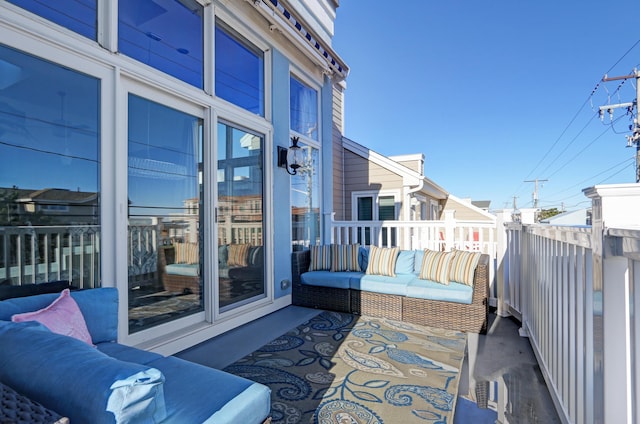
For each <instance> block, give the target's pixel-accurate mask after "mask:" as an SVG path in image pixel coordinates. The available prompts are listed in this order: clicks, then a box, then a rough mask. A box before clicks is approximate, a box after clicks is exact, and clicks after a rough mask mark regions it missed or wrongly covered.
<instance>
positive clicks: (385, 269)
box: [366, 246, 400, 277]
mask: <svg viewBox="0 0 640 424" xmlns="http://www.w3.org/2000/svg"><path fill="white" fill-rule="evenodd" d="M398 253H400V249H398V248H397V247H376V246H371V247H370V248H369V264H368V265H367V272H366V273H367V274H369V275H386V276H389V277H395V276H396V272H395V269H396V259H397V258H398Z"/></svg>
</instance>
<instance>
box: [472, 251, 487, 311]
mask: <svg viewBox="0 0 640 424" xmlns="http://www.w3.org/2000/svg"><path fill="white" fill-rule="evenodd" d="M488 297H489V255H486V254H483V255H482V256H480V261H479V262H478V265H477V266H476V272H475V274H474V275H473V300H472V303H473V304H476V305H486V304H487V299H488Z"/></svg>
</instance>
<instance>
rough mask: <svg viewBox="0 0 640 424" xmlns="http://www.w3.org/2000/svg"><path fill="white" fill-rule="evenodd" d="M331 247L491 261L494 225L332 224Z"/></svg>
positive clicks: (452, 222) (457, 222)
mask: <svg viewBox="0 0 640 424" xmlns="http://www.w3.org/2000/svg"><path fill="white" fill-rule="evenodd" d="M328 225H329V227H330V228H331V243H338V244H340V243H342V244H347V243H360V244H363V245H370V244H373V245H376V246H380V247H392V246H393V247H399V248H401V249H403V250H416V249H432V250H446V251H450V250H451V249H463V250H475V251H480V252H482V253H486V254H489V255H490V256H491V257H492V258H495V252H496V241H495V240H496V224H495V223H494V222H487V221H460V220H456V219H454V218H453V217H450V218H449V219H446V220H443V221H334V220H331V221H330V222H329V223H328Z"/></svg>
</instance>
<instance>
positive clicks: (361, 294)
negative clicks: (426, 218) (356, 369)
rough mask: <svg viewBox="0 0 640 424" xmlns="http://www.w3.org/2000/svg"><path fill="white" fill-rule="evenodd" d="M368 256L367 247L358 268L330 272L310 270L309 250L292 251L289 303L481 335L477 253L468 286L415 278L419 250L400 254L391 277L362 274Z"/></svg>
mask: <svg viewBox="0 0 640 424" xmlns="http://www.w3.org/2000/svg"><path fill="white" fill-rule="evenodd" d="M368 255H369V248H368V247H362V246H361V247H359V254H358V264H359V269H358V268H356V269H355V270H351V271H338V272H335V271H331V270H328V269H325V270H313V271H310V270H309V268H310V263H311V258H310V256H311V255H310V251H309V250H304V251H297V252H293V256H292V275H293V278H292V283H293V285H292V303H293V304H294V305H298V306H305V307H311V308H319V309H328V310H336V311H340V312H347V313H353V314H361V315H369V316H376V317H386V318H390V319H395V320H401V321H405V322H411V323H414V324H420V325H426V326H430V327H437V328H445V329H452V330H458V331H466V332H472V333H485V332H486V330H487V316H488V290H489V279H488V265H489V256H488V255H480V257H479V261H478V263H477V266H476V268H475V272H474V275H473V284H472V285H467V284H461V283H457V282H449V283H448V284H447V285H445V284H440V283H438V282H435V281H432V280H425V279H420V278H419V274H420V267H421V265H422V259H423V255H424V251H422V250H401V251H400V252H399V254H398V256H397V259H396V261H395V269H394V271H395V276H386V275H371V274H367V272H366V270H367V267H368Z"/></svg>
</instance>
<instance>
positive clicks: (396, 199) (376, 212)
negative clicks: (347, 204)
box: [351, 190, 402, 221]
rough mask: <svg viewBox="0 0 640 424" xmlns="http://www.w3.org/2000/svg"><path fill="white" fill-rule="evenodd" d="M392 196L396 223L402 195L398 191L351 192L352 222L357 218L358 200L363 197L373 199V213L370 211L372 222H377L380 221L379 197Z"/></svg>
mask: <svg viewBox="0 0 640 424" xmlns="http://www.w3.org/2000/svg"><path fill="white" fill-rule="evenodd" d="M389 196H393V207H394V213H393V215H394V219H393V220H394V221H397V220H398V218H399V217H400V206H401V205H400V203H401V200H402V193H400V190H383V191H378V190H371V191H353V192H351V219H352V220H353V221H357V220H358V219H357V217H358V199H359V198H363V197H372V198H373V202H372V205H373V211H372V214H371V216H372V220H373V221H379V220H380V197H389Z"/></svg>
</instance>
